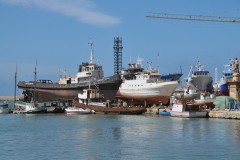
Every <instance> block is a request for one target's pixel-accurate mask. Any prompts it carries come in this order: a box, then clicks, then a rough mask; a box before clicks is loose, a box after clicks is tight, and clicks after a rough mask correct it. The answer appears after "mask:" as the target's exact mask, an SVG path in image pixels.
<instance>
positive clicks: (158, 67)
mask: <svg viewBox="0 0 240 160" xmlns="http://www.w3.org/2000/svg"><path fill="white" fill-rule="evenodd" d="M157 69H158V73H159V74H160V54H159V52H158V66H157Z"/></svg>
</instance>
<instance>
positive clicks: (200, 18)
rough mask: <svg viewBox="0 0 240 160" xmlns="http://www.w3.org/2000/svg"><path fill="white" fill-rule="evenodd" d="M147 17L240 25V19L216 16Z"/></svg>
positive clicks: (159, 15) (165, 14)
mask: <svg viewBox="0 0 240 160" xmlns="http://www.w3.org/2000/svg"><path fill="white" fill-rule="evenodd" d="M146 17H147V18H162V19H176V20H192V21H209V22H229V23H240V18H234V17H215V16H203V15H181V14H168V13H149V14H148V15H147V16H146Z"/></svg>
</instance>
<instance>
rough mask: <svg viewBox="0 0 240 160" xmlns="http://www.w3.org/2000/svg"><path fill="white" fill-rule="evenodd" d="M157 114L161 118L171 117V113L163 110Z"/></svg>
mask: <svg viewBox="0 0 240 160" xmlns="http://www.w3.org/2000/svg"><path fill="white" fill-rule="evenodd" d="M159 114H160V115H162V116H171V112H170V111H167V110H163V111H161V112H159Z"/></svg>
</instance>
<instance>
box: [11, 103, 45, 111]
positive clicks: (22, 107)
mask: <svg viewBox="0 0 240 160" xmlns="http://www.w3.org/2000/svg"><path fill="white" fill-rule="evenodd" d="M13 113H15V114H30V113H31V114H35V113H47V109H46V108H45V107H41V106H37V104H36V103H33V102H31V103H26V102H20V101H18V102H16V103H15V108H14V110H13Z"/></svg>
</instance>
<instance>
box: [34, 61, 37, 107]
mask: <svg viewBox="0 0 240 160" xmlns="http://www.w3.org/2000/svg"><path fill="white" fill-rule="evenodd" d="M33 73H34V88H33V103H34V104H35V99H36V97H35V89H36V85H37V84H36V83H37V60H36V65H35V69H34V72H33Z"/></svg>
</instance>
